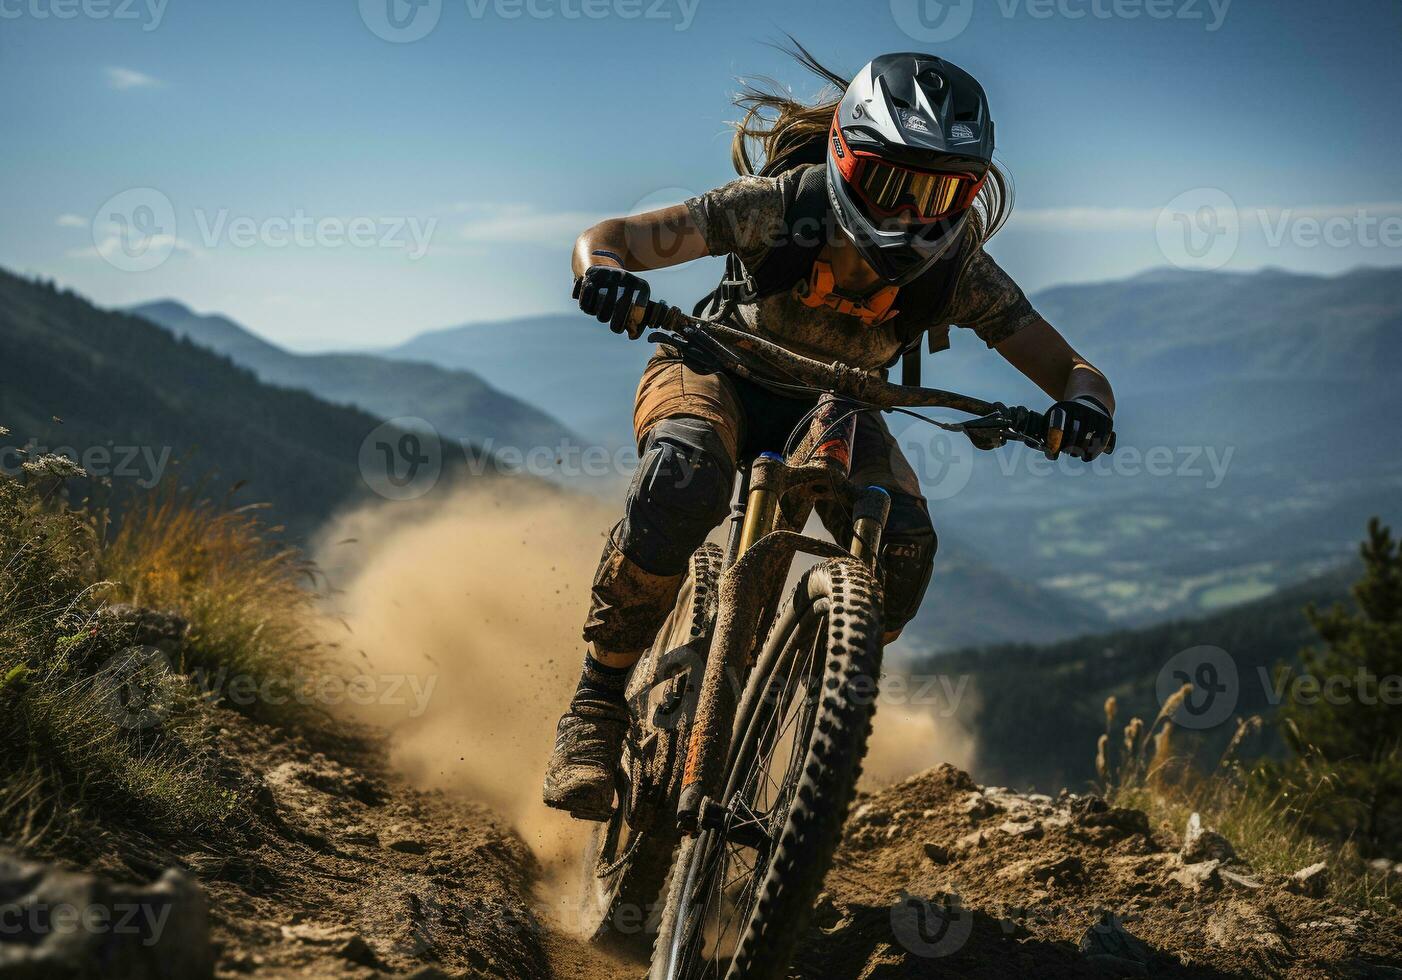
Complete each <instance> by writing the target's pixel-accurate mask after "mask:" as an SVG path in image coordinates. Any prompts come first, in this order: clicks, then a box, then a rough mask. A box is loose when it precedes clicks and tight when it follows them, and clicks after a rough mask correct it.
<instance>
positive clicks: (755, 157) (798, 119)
mask: <svg viewBox="0 0 1402 980" xmlns="http://www.w3.org/2000/svg"><path fill="white" fill-rule="evenodd" d="M789 41H790V43H791V44H792V45H793V47H792V48H781V49H780V50H782V51H784V52H785V53H787V54H789V55H791V56H792V57H793V59H794V60H795V61H797V62H798V63H799V64H800V65H802V66H803V67H804V68H807V69H808V70H809V71H811V72H812V73H813V74H815V75H817V76H818V77H819V78H821V79H822V80H823V81H824V83H825V84H824V85H823V87H822V88H821V89H820V90H819V92H818V95H817V96H816V97H815V99H814V101H813V102H812V103H811V104H810V103H806V102H802V101H800V100H798V99H796V98H794V97H793V96H792V95H791V94H790V93H789V92H787V91H786V90H785V89H784V88H783V87H782V86H780V85H779V84H778V83H777V82H775V81H773V80H772V79H759V80H758V81H759V84H756V83H755V82H748V81H747V82H745V83H743V86H742V88H741V89H740V92H739V94H738V95H736V96H735V105H736V107H737V108H739V109H740V110H741V112H742V113H743V114H742V115H741V117H740V121H739V122H737V123H733V124H732V126H733V128H734V130H735V136H734V137H733V138H732V139H731V142H730V161H731V163H732V164H734V166H735V172H736V173H738V174H740V175H741V176H748V175H751V174H758V175H760V176H763V177H777V176H778V175H779V174H781V173H784V172H785V171H786V170H792V169H793V168H795V167H801V166H805V165H807V164H813V163H822V162H823V160H824V159H825V158H826V156H827V140H828V131H829V129H831V127H832V117H833V113H835V112H836V111H837V106H838V104H839V103H840V102H841V101H842V94H843V93H844V92H846V91H847V86H848V85H849V84H851V79H848V78H844V77H843V76H842V75H839V74H838V73H837V72H835V71H833V70H832V69H830V68H828V67H827V66H825V65H824V64H823V63H822V62H820V61H818V59H817V58H815V57H813V55H812V54H811V53H810V52H809V51H808V49H807V48H805V47H804V46H803V45H802V44H799V43H798V41H796V40H794V39H793V38H792V37H790V38H789ZM1015 196H1016V195H1015V189H1014V186H1013V182H1012V178H1011V177H1010V176H1009V175H1008V173H1007V171H1006V170H1004V169H1003V168H1002V166H1001V165H999V164H998V163H996V162H994V163H990V164H989V167H988V179H987V180H985V181H984V183H983V187H982V188H981V189H980V190H979V194H978V199H977V200H975V201H974V209H975V210H976V211H978V212H979V217H980V219H981V221H982V226H983V228H984V229H985V232H984V236H983V237H984V239H985V240H987V239H989V238H992V237H993V236H994V235H995V234H997V233H998V230H999V229H1000V228H1002V227H1003V225H1004V224H1006V223H1007V220H1008V217H1009V216H1010V215H1011V214H1012V209H1013V200H1014V198H1015Z"/></svg>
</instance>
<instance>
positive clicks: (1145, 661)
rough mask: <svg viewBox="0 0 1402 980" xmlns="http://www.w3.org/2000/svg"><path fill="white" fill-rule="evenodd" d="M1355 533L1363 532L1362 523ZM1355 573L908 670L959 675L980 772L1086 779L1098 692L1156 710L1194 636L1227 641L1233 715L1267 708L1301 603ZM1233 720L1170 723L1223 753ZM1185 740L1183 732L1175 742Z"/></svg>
mask: <svg viewBox="0 0 1402 980" xmlns="http://www.w3.org/2000/svg"><path fill="white" fill-rule="evenodd" d="M1356 532H1357V534H1356V537H1357V536H1361V535H1362V534H1363V526H1362V525H1359V527H1358V528H1356ZM1357 575H1358V566H1357V563H1356V562H1347V563H1344V564H1341V565H1340V566H1339V567H1338V568H1336V569H1335V570H1334V571H1332V572H1330V573H1328V574H1326V575H1323V576H1320V577H1318V578H1314V579H1311V580H1309V581H1308V582H1304V583H1301V584H1298V585H1295V586H1292V587H1290V588H1288V589H1285V590H1283V591H1281V592H1279V593H1277V594H1275V595H1271V596H1269V597H1267V598H1264V599H1258V600H1255V601H1251V602H1246V603H1243V604H1241V605H1238V606H1236V607H1235V608H1233V609H1229V610H1226V611H1224V612H1220V613H1217V614H1215V615H1212V616H1208V617H1205V618H1201V619H1192V620H1175V621H1173V622H1168V623H1161V624H1158V625H1155V626H1150V627H1146V628H1143V629H1138V630H1119V631H1116V632H1111V633H1098V634H1093V635H1088V636H1081V637H1076V638H1074V639H1070V640H1063V641H1061V642H1057V643H1051V644H1039V645H1029V644H1021V645H1003V646H993V647H983V648H978V649H971V650H965V651H958V652H954V653H950V654H946V655H943V656H938V657H931V658H927V659H925V660H922V661H918V662H916V663H915V664H914V665H913V666H912V667H911V668H910V670H911V672H912V673H913V674H916V675H924V674H939V675H943V676H945V677H949V678H967V679H968V681H969V684H968V688H967V693H966V697H965V698H964V699H963V701H962V702H961V703H960V705H959V706H958V711H957V719H958V721H959V722H960V723H961V724H962V725H963V726H964V727H965V728H967V730H968V731H969V733H970V734H971V735H972V736H973V740H974V743H975V746H976V761H975V763H974V765H973V767H972V768H973V771H974V772H976V773H978V775H979V778H980V779H986V780H988V781H990V782H994V783H998V784H1001V785H1008V786H1029V785H1033V784H1035V785H1038V786H1041V787H1044V788H1050V790H1051V791H1055V790H1056V789H1057V788H1058V787H1060V786H1067V787H1069V788H1071V789H1072V790H1078V789H1081V788H1084V786H1085V785H1086V784H1087V783H1088V782H1089V781H1090V780H1092V779H1094V778H1095V768H1094V759H1095V743H1096V739H1098V738H1099V737H1100V733H1101V732H1103V731H1104V730H1105V715H1104V704H1105V699H1106V698H1108V697H1110V696H1111V695H1113V696H1114V697H1115V698H1116V700H1117V702H1118V708H1119V721H1118V723H1117V724H1118V725H1123V724H1124V723H1126V722H1127V721H1128V720H1129V719H1130V718H1131V717H1135V716H1138V717H1140V718H1142V719H1143V720H1144V721H1145V722H1146V723H1147V722H1149V721H1150V720H1151V719H1153V717H1154V716H1155V715H1156V714H1157V713H1158V710H1159V703H1158V701H1157V699H1156V694H1155V685H1156V682H1157V679H1158V675H1159V672H1160V670H1162V669H1163V668H1164V666H1165V664H1167V662H1168V660H1169V659H1170V658H1171V657H1172V656H1173V655H1174V654H1176V653H1179V652H1180V651H1184V650H1188V649H1191V648H1193V647H1199V646H1214V647H1218V648H1220V649H1222V650H1224V651H1226V652H1227V654H1228V655H1229V656H1230V657H1231V659H1232V661H1233V663H1234V664H1235V667H1236V671H1237V681H1236V683H1235V684H1234V685H1232V686H1231V688H1230V691H1229V693H1228V694H1226V695H1224V696H1228V697H1231V698H1233V699H1234V701H1233V704H1234V708H1235V712H1234V713H1235V715H1236V716H1238V717H1245V716H1248V715H1251V714H1262V715H1266V716H1268V715H1269V714H1270V713H1271V712H1272V711H1273V709H1274V705H1273V704H1272V703H1271V700H1272V696H1273V692H1272V690H1271V687H1270V684H1269V681H1266V682H1263V681H1262V675H1261V672H1262V671H1263V670H1264V671H1265V672H1266V675H1267V676H1268V677H1269V675H1270V672H1271V670H1272V668H1273V667H1274V665H1275V664H1277V663H1282V662H1294V660H1295V658H1296V655H1297V654H1298V652H1299V651H1300V650H1301V649H1302V648H1304V647H1306V646H1309V645H1310V644H1312V643H1314V642H1316V639H1317V638H1316V637H1315V635H1314V632H1313V630H1312V629H1311V628H1310V626H1309V623H1308V622H1307V620H1306V619H1305V616H1304V607H1305V606H1306V605H1307V604H1309V603H1316V604H1318V605H1328V604H1330V603H1333V602H1336V601H1339V600H1342V599H1344V598H1345V597H1346V595H1347V593H1348V586H1349V583H1350V582H1352V580H1353V579H1354V578H1356V577H1357ZM1234 724H1235V723H1234V722H1230V723H1224V724H1221V725H1217V726H1214V727H1213V728H1211V729H1209V730H1206V731H1202V732H1193V731H1187V730H1181V729H1180V731H1179V732H1177V733H1175V734H1176V736H1178V737H1179V738H1180V739H1182V740H1192V741H1194V742H1196V743H1197V749H1198V751H1199V753H1200V754H1202V755H1203V756H1204V757H1206V758H1212V757H1214V756H1215V755H1217V754H1220V752H1221V750H1222V748H1223V746H1224V745H1225V743H1226V741H1227V739H1228V738H1229V737H1230V736H1231V734H1232V731H1233V730H1234V728H1233V726H1234ZM1117 730H1118V729H1117ZM1269 744H1270V742H1269V740H1268V741H1267V743H1266V745H1267V746H1269ZM1190 747H1191V746H1190V745H1189V744H1186V743H1185V744H1183V745H1179V746H1178V750H1179V751H1183V750H1184V749H1186V748H1190Z"/></svg>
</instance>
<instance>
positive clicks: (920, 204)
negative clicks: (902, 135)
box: [850, 154, 982, 222]
mask: <svg viewBox="0 0 1402 980" xmlns="http://www.w3.org/2000/svg"><path fill="white" fill-rule="evenodd" d="M854 162H855V164H856V166H855V167H854V168H853V170H854V173H853V176H852V179H851V181H850V183H851V185H852V187H853V188H854V189H855V190H856V192H857V194H858V196H860V197H861V199H862V203H863V204H865V205H866V207H867V209H868V210H869V211H870V212H871V214H872V215H873V216H876V217H882V218H891V217H896V216H897V215H904V216H906V217H908V218H912V219H914V220H915V221H918V222H928V221H938V220H939V219H941V218H944V217H947V216H949V215H950V214H952V213H954V212H955V211H959V210H962V209H964V208H967V207H968V206H969V205H971V204H972V203H973V201H974V197H975V196H976V195H977V194H978V188H979V184H980V183H982V182H981V181H980V180H978V179H977V178H975V177H973V176H971V175H969V174H953V173H946V174H942V173H932V172H928V171H924V170H912V169H910V168H908V167H901V166H898V165H896V164H892V163H887V162H886V161H884V160H880V159H878V158H876V157H869V156H866V155H864V154H862V155H858V156H857V159H856V160H855V161H854Z"/></svg>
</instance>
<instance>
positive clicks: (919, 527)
mask: <svg viewBox="0 0 1402 980" xmlns="http://www.w3.org/2000/svg"><path fill="white" fill-rule="evenodd" d="M938 550H939V538H938V537H937V536H936V534H935V526H934V524H933V523H932V522H931V521H930V511H929V509H928V508H927V507H926V505H925V501H923V500H921V499H920V498H919V497H912V496H911V495H910V494H905V493H893V494H891V514H890V516H889V517H888V518H887V519H886V531H885V533H884V534H883V535H882V538H881V570H882V576H883V584H884V588H885V597H886V598H885V606H884V610H883V612H884V620H885V623H884V625H885V628H886V630H887V631H888V632H896V631H898V630H900V629H901V628H902V627H904V626H905V624H906V623H908V622H910V621H911V620H912V619H914V618H915V614H916V612H918V611H919V609H920V602H921V600H923V599H924V598H925V590H926V589H927V588H929V585H930V572H931V570H933V568H934V566H935V552H936V551H938Z"/></svg>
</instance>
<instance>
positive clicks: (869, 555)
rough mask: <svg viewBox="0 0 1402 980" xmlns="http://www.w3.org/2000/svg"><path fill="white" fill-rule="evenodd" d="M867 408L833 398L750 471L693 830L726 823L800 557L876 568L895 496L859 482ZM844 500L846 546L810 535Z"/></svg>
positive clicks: (694, 739) (724, 605) (709, 685)
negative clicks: (766, 662) (782, 451)
mask: <svg viewBox="0 0 1402 980" xmlns="http://www.w3.org/2000/svg"><path fill="white" fill-rule="evenodd" d="M858 411H859V409H858V408H856V407H854V406H852V405H851V404H850V403H848V402H845V401H843V400H842V399H840V398H838V397H836V396H834V395H823V396H822V397H820V398H819V400H818V404H817V406H816V407H815V409H814V411H813V412H812V413H811V418H810V421H809V423H808V431H807V433H806V435H805V436H804V438H803V439H802V441H800V443H799V444H798V446H797V447H796V448H795V449H794V450H793V451H792V452H791V453H789V455H788V456H787V457H783V456H780V455H779V454H777V453H764V454H762V455H761V456H760V457H759V458H758V459H756V460H755V461H754V462H753V463H752V464H751V465H750V467H749V468H748V469H747V470H746V474H745V478H744V479H743V481H742V484H741V489H740V496H739V503H738V504H737V506H736V509H735V514H734V515H733V516H732V522H733V523H732V533H731V535H730V544H729V547H728V549H727V554H726V567H725V571H724V572H723V573H722V575H721V579H720V603H719V607H718V610H717V614H716V624H715V631H714V633H713V634H712V637H711V645H710V651H709V653H708V655H707V658H706V663H705V668H704V671H703V673H702V678H701V687H700V694H699V697H698V700H697V704H696V712H695V714H694V715H693V717H692V722H691V737H690V740H689V742H688V745H687V752H686V766H685V769H684V771H683V774H682V787H681V795H680V797H679V799H678V805H677V823H678V826H679V827H680V828H681V829H682V830H683V832H685V833H689V834H694V833H696V832H698V831H699V830H700V829H701V828H703V827H707V826H713V825H715V824H716V822H717V821H723V819H724V813H723V810H722V809H721V807H720V804H719V803H717V802H716V801H717V800H718V798H719V796H720V795H721V791H722V790H723V787H721V786H719V785H718V784H719V781H720V778H721V773H722V771H723V768H724V764H725V760H726V755H727V753H728V751H729V749H730V734H731V729H732V728H733V727H734V722H735V711H736V708H737V707H738V706H739V694H740V692H742V691H743V690H744V685H745V680H746V676H747V673H748V669H749V666H750V664H751V663H752V661H753V659H754V655H755V650H756V648H757V647H758V644H759V642H760V641H761V640H762V638H763V637H764V635H765V634H766V633H767V632H768V629H769V626H770V624H771V621H772V620H773V618H774V615H775V613H776V612H777V611H778V600H779V598H780V591H779V590H777V589H775V588H774V587H773V584H774V582H775V581H782V580H783V579H784V578H785V576H786V574H787V572H788V569H789V566H790V565H792V563H793V560H794V558H795V557H796V556H797V555H799V554H808V555H813V556H815V557H818V558H830V557H835V556H841V557H855V558H857V559H858V560H860V561H862V562H864V563H866V564H867V565H868V567H872V568H874V567H875V563H876V555H877V553H878V551H879V550H880V547H881V535H882V532H883V530H884V528H885V523H886V517H887V514H888V513H889V510H890V499H891V498H890V496H889V494H888V493H887V492H886V491H885V490H884V489H882V488H881V487H866V488H858V487H856V486H855V485H854V484H853V483H852V482H851V481H850V480H849V479H848V474H849V471H850V467H851V459H852V448H853V441H854V439H855V438H856V430H857V412H858ZM825 499H836V500H837V501H838V502H839V503H840V504H841V505H842V506H844V507H845V508H846V509H847V510H849V511H850V512H851V513H852V515H853V521H852V527H853V531H852V538H851V542H850V544H849V546H848V547H847V548H846V549H843V548H841V547H840V546H838V545H837V544H834V543H832V542H829V541H824V540H822V539H820V538H814V537H810V536H808V535H804V534H802V533H800V532H801V530H802V528H803V526H804V524H806V523H807V520H808V517H809V515H810V514H811V513H812V511H813V508H814V507H815V506H816V504H817V503H818V501H820V500H825Z"/></svg>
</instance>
